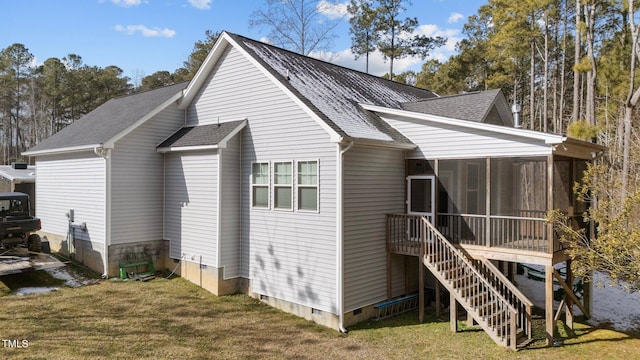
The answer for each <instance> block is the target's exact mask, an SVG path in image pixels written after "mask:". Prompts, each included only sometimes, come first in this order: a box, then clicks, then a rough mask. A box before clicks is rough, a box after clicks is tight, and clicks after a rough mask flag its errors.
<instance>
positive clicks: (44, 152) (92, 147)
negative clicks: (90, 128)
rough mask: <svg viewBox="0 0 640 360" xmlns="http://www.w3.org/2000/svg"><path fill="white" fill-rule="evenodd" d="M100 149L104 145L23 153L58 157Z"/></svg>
mask: <svg viewBox="0 0 640 360" xmlns="http://www.w3.org/2000/svg"><path fill="white" fill-rule="evenodd" d="M100 147H102V144H90V145H79V146H69V147H64V148H56V149H49V150H40V151H25V152H23V153H22V155H24V156H37V155H56V154H65V153H71V152H78V151H87V150H92V149H93V150H94V151H95V149H96V148H100Z"/></svg>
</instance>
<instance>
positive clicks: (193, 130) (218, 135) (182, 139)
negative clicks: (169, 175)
mask: <svg viewBox="0 0 640 360" xmlns="http://www.w3.org/2000/svg"><path fill="white" fill-rule="evenodd" d="M244 122H245V120H240V121H230V122H225V123H221V124H219V125H218V124H210V125H201V126H190V127H183V128H182V129H180V130H178V131H176V132H175V133H174V134H173V135H171V136H170V137H169V138H168V139H167V140H165V141H163V142H162V144H160V145H158V148H168V147H184V146H203V145H218V143H219V142H220V141H222V140H223V139H224V138H225V137H227V136H228V135H229V134H231V133H232V132H233V131H234V130H236V129H237V128H238V126H240V125H242V124H243V123H244Z"/></svg>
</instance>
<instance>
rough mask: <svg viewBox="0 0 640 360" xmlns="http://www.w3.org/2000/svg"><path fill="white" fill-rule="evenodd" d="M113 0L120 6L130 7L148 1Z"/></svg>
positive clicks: (112, 0)
mask: <svg viewBox="0 0 640 360" xmlns="http://www.w3.org/2000/svg"><path fill="white" fill-rule="evenodd" d="M111 2H112V3H114V4H116V5H118V6H123V7H130V6H138V5H140V4H142V3H143V2H144V3H146V2H147V0H144V1H143V0H111Z"/></svg>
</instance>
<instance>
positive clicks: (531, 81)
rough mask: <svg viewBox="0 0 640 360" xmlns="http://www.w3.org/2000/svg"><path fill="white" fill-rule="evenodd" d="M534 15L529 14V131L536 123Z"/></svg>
mask: <svg viewBox="0 0 640 360" xmlns="http://www.w3.org/2000/svg"><path fill="white" fill-rule="evenodd" d="M535 20H536V19H535V14H534V13H533V12H532V13H531V39H530V42H531V54H530V57H531V61H530V64H531V67H530V73H529V119H530V124H529V126H530V128H531V130H534V129H535V123H536V112H535V104H536V102H535V94H536V81H535V78H536V76H535V73H536V39H535V38H534V36H533V32H534V29H535V23H536V21H535Z"/></svg>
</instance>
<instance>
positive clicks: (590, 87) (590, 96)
mask: <svg viewBox="0 0 640 360" xmlns="http://www.w3.org/2000/svg"><path fill="white" fill-rule="evenodd" d="M596 6H597V5H596V3H595V2H591V4H585V5H584V17H585V22H586V26H585V28H586V37H587V58H588V60H589V64H590V65H591V69H590V70H589V71H588V72H587V99H586V104H585V118H586V120H587V122H588V123H589V124H590V125H595V124H596V112H595V91H596V61H595V55H594V52H593V46H594V31H595V29H594V23H595V21H594V20H595V11H596Z"/></svg>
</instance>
